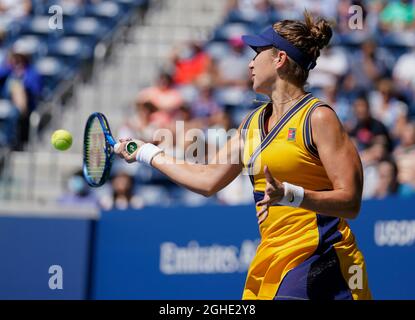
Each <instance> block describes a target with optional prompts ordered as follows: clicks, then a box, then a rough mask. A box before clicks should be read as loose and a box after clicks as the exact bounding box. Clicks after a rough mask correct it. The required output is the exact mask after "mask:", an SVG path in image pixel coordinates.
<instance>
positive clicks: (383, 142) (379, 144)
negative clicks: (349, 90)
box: [350, 96, 391, 165]
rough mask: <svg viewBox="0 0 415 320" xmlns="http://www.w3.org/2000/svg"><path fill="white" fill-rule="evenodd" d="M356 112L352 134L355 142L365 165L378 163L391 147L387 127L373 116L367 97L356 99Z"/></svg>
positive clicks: (354, 106)
mask: <svg viewBox="0 0 415 320" xmlns="http://www.w3.org/2000/svg"><path fill="white" fill-rule="evenodd" d="M353 108H354V113H355V115H356V118H357V123H356V125H355V127H354V128H353V129H352V130H351V132H350V136H351V137H352V139H353V141H354V142H355V144H356V146H357V149H358V150H359V152H360V155H361V158H362V161H363V163H364V164H365V165H369V164H373V163H377V162H378V161H380V160H382V159H383V158H385V157H386V155H387V154H388V152H389V151H390V149H391V141H390V137H389V134H388V130H387V128H386V127H385V126H384V125H383V123H382V122H380V121H378V120H376V119H374V118H373V117H372V116H371V113H370V108H369V103H368V100H367V99H366V97H364V96H361V97H359V98H358V99H356V100H355V102H354V105H353Z"/></svg>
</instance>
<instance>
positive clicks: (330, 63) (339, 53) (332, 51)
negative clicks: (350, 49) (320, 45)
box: [308, 46, 349, 89]
mask: <svg viewBox="0 0 415 320" xmlns="http://www.w3.org/2000/svg"><path fill="white" fill-rule="evenodd" d="M348 69H349V65H348V60H347V55H346V53H345V51H344V49H342V48H340V47H332V46H329V47H327V48H325V49H323V50H322V51H321V55H320V57H319V58H318V59H317V66H316V67H315V68H314V69H313V70H312V71H310V76H309V78H308V83H309V85H310V86H311V88H317V89H321V88H323V87H325V86H329V85H333V84H334V83H337V82H338V81H339V79H340V78H342V77H343V76H344V75H345V74H346V73H347V71H348Z"/></svg>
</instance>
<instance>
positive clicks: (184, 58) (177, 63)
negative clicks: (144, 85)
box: [170, 41, 211, 85]
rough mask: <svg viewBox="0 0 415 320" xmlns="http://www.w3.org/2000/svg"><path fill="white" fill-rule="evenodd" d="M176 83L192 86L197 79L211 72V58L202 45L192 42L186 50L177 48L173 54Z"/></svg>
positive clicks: (172, 60)
mask: <svg viewBox="0 0 415 320" xmlns="http://www.w3.org/2000/svg"><path fill="white" fill-rule="evenodd" d="M170 59H171V62H172V64H173V68H174V72H173V79H174V83H175V84H178V85H186V84H192V83H193V82H194V81H196V80H197V78H198V77H199V76H201V75H203V74H204V73H206V72H209V70H210V66H211V59H210V56H209V55H208V54H207V53H206V52H205V51H204V50H203V48H202V45H201V44H200V43H198V42H197V41H192V42H190V43H189V44H187V45H186V46H185V47H184V48H176V49H175V50H173V52H172V54H171V58H170Z"/></svg>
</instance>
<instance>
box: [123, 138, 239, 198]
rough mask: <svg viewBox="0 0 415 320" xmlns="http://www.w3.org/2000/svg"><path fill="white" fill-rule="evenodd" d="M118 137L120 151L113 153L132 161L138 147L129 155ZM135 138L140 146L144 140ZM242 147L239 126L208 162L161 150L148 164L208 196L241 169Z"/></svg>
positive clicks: (219, 188) (225, 184) (184, 185)
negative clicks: (179, 156) (179, 158)
mask: <svg viewBox="0 0 415 320" xmlns="http://www.w3.org/2000/svg"><path fill="white" fill-rule="evenodd" d="M120 141H121V145H120V147H119V149H118V150H120V151H116V153H117V154H119V155H120V156H121V157H122V158H124V159H125V160H126V161H127V162H132V161H134V160H135V157H136V153H137V152H139V151H140V149H138V150H137V151H136V152H134V153H133V154H132V155H128V154H127V153H126V152H125V151H124V150H125V144H126V142H125V141H122V140H120ZM137 142H138V144H139V146H140V145H141V144H143V142H141V141H137ZM242 150H243V140H242V138H241V133H240V130H237V132H236V133H235V134H234V135H233V136H232V137H231V138H230V139H229V140H228V142H227V143H226V144H225V145H224V146H223V147H222V148H221V149H220V150H219V151H218V152H217V153H216V155H215V157H214V158H213V159H212V160H211V161H209V163H208V164H194V163H189V162H185V161H180V160H179V161H177V160H176V159H175V158H174V157H171V156H169V155H167V154H165V153H164V152H163V153H159V154H158V155H156V156H155V157H154V158H153V159H152V161H151V165H152V166H153V167H154V168H156V169H158V170H159V171H160V172H162V173H163V174H165V175H166V176H168V177H169V178H170V179H171V180H173V181H174V182H176V183H177V184H179V185H181V186H183V187H185V188H187V189H189V190H191V191H194V192H196V193H199V194H202V195H204V196H206V197H209V196H211V195H213V194H215V193H216V192H218V191H219V190H221V189H223V188H224V187H226V186H227V185H228V184H229V183H231V182H232V181H233V180H234V179H235V178H236V177H237V176H238V175H239V174H240V173H241V171H242V161H241V155H242Z"/></svg>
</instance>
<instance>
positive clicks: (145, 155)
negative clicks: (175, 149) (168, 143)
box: [136, 143, 163, 166]
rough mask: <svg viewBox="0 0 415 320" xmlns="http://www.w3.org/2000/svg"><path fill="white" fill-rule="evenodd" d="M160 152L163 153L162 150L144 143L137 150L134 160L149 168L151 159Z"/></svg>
mask: <svg viewBox="0 0 415 320" xmlns="http://www.w3.org/2000/svg"><path fill="white" fill-rule="evenodd" d="M161 152H163V149H161V148H159V147H157V146H155V145H154V144H152V143H145V144H144V145H142V146H141V147H140V149H139V150H138V152H137V156H136V160H137V161H138V162H141V163H144V164H146V165H148V166H151V160H153V158H154V157H155V156H156V155H158V154H159V153H161Z"/></svg>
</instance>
